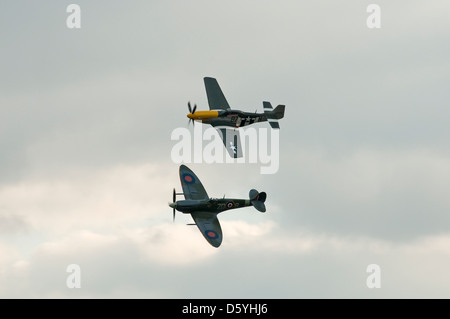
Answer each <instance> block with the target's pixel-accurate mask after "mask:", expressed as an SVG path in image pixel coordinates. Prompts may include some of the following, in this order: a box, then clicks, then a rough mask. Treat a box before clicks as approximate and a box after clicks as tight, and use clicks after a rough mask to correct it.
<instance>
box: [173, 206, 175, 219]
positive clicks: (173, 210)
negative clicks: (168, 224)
mask: <svg viewBox="0 0 450 319" xmlns="http://www.w3.org/2000/svg"><path fill="white" fill-rule="evenodd" d="M173 222H175V208H174V209H173Z"/></svg>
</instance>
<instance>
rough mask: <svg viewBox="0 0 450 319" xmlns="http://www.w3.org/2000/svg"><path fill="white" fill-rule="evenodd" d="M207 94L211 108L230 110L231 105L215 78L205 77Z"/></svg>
mask: <svg viewBox="0 0 450 319" xmlns="http://www.w3.org/2000/svg"><path fill="white" fill-rule="evenodd" d="M203 80H204V81H205V88H206V95H207V97H208V104H209V109H210V110H218V109H222V110H228V109H229V108H230V105H228V102H227V100H226V99H225V95H223V92H222V90H221V89H220V86H219V83H217V80H216V79H214V78H204V79H203Z"/></svg>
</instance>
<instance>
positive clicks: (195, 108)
mask: <svg viewBox="0 0 450 319" xmlns="http://www.w3.org/2000/svg"><path fill="white" fill-rule="evenodd" d="M195 110H197V104H194V109H193V110H192V112H191V113H192V114H194V113H195Z"/></svg>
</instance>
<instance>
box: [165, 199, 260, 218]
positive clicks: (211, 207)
mask: <svg viewBox="0 0 450 319" xmlns="http://www.w3.org/2000/svg"><path fill="white" fill-rule="evenodd" d="M172 204H173V205H171V207H173V208H175V209H176V210H178V211H180V212H182V213H185V214H189V213H192V212H210V213H215V214H218V213H221V212H223V211H225V210H229V209H235V208H241V207H247V206H251V205H252V204H251V203H250V200H249V199H236V198H210V199H208V200H190V199H187V200H179V201H176V202H175V203H172Z"/></svg>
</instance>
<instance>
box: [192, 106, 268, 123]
mask: <svg viewBox="0 0 450 319" xmlns="http://www.w3.org/2000/svg"><path fill="white" fill-rule="evenodd" d="M187 117H188V118H190V119H193V120H196V121H201V122H202V123H205V124H211V125H213V126H231V127H241V126H246V125H250V124H254V123H259V122H265V121H267V115H266V114H264V113H256V112H255V113H251V112H243V111H240V110H211V111H197V112H194V113H189V114H188V115H187Z"/></svg>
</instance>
